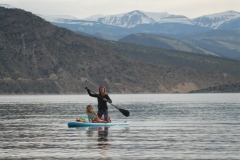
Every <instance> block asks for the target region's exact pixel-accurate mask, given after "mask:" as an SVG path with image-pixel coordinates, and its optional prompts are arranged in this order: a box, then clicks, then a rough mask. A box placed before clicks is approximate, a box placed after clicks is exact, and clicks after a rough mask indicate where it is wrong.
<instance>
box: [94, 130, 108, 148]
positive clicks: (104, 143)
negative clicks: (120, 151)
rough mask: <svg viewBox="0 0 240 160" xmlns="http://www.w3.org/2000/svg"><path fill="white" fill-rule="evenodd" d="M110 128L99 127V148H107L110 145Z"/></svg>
mask: <svg viewBox="0 0 240 160" xmlns="http://www.w3.org/2000/svg"><path fill="white" fill-rule="evenodd" d="M108 128H109V127H98V128H97V131H98V139H97V140H98V148H99V149H105V150H106V149H107V148H108V147H109V143H108Z"/></svg>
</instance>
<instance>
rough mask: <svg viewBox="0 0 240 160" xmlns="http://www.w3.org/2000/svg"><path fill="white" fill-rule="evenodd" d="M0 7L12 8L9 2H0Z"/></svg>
mask: <svg viewBox="0 0 240 160" xmlns="http://www.w3.org/2000/svg"><path fill="white" fill-rule="evenodd" d="M0 7H4V8H14V7H13V6H11V5H9V4H0Z"/></svg>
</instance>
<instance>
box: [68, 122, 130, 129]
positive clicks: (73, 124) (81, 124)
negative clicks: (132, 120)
mask: <svg viewBox="0 0 240 160" xmlns="http://www.w3.org/2000/svg"><path fill="white" fill-rule="evenodd" d="M127 125H129V123H128V122H115V123H88V122H68V127H69V128H71V127H104V126H127Z"/></svg>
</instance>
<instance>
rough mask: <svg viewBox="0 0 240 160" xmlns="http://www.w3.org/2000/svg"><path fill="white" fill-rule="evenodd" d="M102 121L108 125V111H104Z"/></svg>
mask: <svg viewBox="0 0 240 160" xmlns="http://www.w3.org/2000/svg"><path fill="white" fill-rule="evenodd" d="M104 120H105V121H106V122H108V123H109V118H108V110H107V109H106V110H104Z"/></svg>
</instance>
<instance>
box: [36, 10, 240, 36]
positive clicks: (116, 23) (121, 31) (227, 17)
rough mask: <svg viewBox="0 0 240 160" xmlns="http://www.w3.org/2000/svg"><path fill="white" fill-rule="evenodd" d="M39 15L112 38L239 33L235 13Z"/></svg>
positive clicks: (239, 15) (142, 12)
mask: <svg viewBox="0 0 240 160" xmlns="http://www.w3.org/2000/svg"><path fill="white" fill-rule="evenodd" d="M39 16H41V17H42V18H44V19H45V20H47V21H49V22H51V23H53V24H55V25H58V26H63V27H66V28H69V29H71V30H74V31H81V32H85V33H88V34H96V33H102V34H109V35H113V36H114V35H126V34H131V33H165V34H182V33H199V32H204V31H207V30H212V29H228V30H240V13H239V12H236V11H226V12H222V13H216V14H211V15H205V16H201V17H198V18H194V19H190V18H188V17H186V16H183V15H172V14H168V13H166V12H163V13H154V12H144V11H139V10H135V11H131V12H128V13H123V14H118V15H109V16H91V17H88V18H85V19H76V18H73V17H71V18H69V17H66V16H59V17H58V16H42V15H39ZM96 27H98V29H97V28H96ZM109 29H110V30H109Z"/></svg>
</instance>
